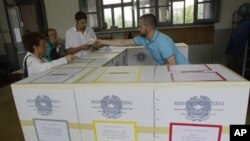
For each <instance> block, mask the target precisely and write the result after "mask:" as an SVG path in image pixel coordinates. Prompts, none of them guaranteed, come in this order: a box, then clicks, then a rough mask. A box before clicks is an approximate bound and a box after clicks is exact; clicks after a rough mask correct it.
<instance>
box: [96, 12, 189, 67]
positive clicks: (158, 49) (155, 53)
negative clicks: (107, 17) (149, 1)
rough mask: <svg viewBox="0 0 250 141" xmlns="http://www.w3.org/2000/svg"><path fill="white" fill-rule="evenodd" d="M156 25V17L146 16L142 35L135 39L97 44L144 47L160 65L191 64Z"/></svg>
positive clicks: (105, 41) (140, 20) (142, 17)
mask: <svg viewBox="0 0 250 141" xmlns="http://www.w3.org/2000/svg"><path fill="white" fill-rule="evenodd" d="M156 24H157V20H156V17H155V16H154V15H152V14H146V15H143V16H141V17H140V19H139V27H138V30H139V31H140V35H139V36H136V37H135V38H134V39H117V40H97V42H99V43H101V44H106V45H113V46H133V45H142V46H144V47H145V48H146V49H147V50H148V51H149V52H150V54H151V55H152V57H153V59H154V60H155V61H156V62H157V64H160V65H164V64H167V65H176V64H177V65H179V64H189V62H188V60H187V59H186V58H185V57H184V56H183V54H182V53H181V52H180V51H179V50H178V49H177V48H176V46H175V44H174V42H173V41H172V39H171V38H170V37H169V36H167V35H165V34H163V33H161V32H159V31H158V30H157V29H156Z"/></svg>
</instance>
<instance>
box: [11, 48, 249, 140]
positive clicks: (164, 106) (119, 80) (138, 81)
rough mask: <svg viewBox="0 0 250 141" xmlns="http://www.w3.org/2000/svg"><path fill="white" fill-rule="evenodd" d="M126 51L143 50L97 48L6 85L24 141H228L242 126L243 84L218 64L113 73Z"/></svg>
mask: <svg viewBox="0 0 250 141" xmlns="http://www.w3.org/2000/svg"><path fill="white" fill-rule="evenodd" d="M178 46H179V48H181V49H180V50H182V52H186V55H184V56H188V48H187V47H186V46H185V44H179V45H178ZM133 49H139V50H141V49H142V50H145V49H144V48H140V47H137V48H136V47H108V48H102V49H100V50H98V51H96V52H93V53H92V54H89V55H87V56H84V57H82V58H78V59H76V60H74V61H73V62H72V63H70V64H66V65H63V66H58V67H56V68H53V69H50V70H48V71H46V72H43V73H41V74H39V75H36V76H32V77H29V78H26V79H24V80H21V81H19V82H17V83H14V84H12V85H11V88H12V92H13V97H14V100H15V104H16V108H17V112H18V116H19V120H20V123H21V126H22V130H23V133H24V137H25V141H57V140H58V141H59V140H60V141H154V140H155V141H189V140H198V141H199V140H204V141H211V140H216V141H217V140H218V141H219V140H220V141H229V126H230V125H231V124H245V122H246V115H247V106H248V98H249V89H250V88H249V86H250V85H249V81H247V80H245V79H244V78H242V77H241V76H239V75H237V74H236V73H234V72H232V71H231V70H229V69H228V68H226V67H224V66H222V65H219V64H197V65H191V64H190V65H175V66H166V65H151V66H150V65H144V66H142V65H138V64H137V65H136V66H120V65H127V64H128V65H130V64H131V63H130V61H131V60H130V59H131V57H130V55H129V54H130V51H132V50H133ZM132 56H133V55H132ZM132 59H133V58H132ZM142 64H143V63H142Z"/></svg>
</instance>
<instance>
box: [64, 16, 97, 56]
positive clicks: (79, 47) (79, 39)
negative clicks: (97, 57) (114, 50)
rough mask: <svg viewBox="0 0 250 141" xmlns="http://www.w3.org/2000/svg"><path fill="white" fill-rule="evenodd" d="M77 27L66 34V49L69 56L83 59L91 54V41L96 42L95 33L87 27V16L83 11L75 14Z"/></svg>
mask: <svg viewBox="0 0 250 141" xmlns="http://www.w3.org/2000/svg"><path fill="white" fill-rule="evenodd" d="M75 23H76V25H75V26H74V27H72V28H70V29H68V30H67V32H66V43H65V46H66V47H65V48H66V50H67V54H74V55H76V56H77V57H83V56H85V55H87V54H89V52H90V45H89V43H88V42H89V41H92V42H93V40H96V35H95V32H94V30H93V29H92V28H90V27H88V26H87V16H86V14H85V13H83V12H82V11H79V12H77V13H76V14H75Z"/></svg>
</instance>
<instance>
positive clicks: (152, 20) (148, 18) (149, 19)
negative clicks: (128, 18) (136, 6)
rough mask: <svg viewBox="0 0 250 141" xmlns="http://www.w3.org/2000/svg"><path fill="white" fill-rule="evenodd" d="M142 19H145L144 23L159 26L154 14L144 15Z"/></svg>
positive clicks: (154, 26)
mask: <svg viewBox="0 0 250 141" xmlns="http://www.w3.org/2000/svg"><path fill="white" fill-rule="evenodd" d="M140 19H143V22H144V25H150V26H151V27H153V28H156V26H157V19H156V17H155V16H154V15H153V14H145V15H142V16H141V17H140Z"/></svg>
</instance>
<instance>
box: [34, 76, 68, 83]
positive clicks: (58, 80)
mask: <svg viewBox="0 0 250 141" xmlns="http://www.w3.org/2000/svg"><path fill="white" fill-rule="evenodd" d="M71 77H72V75H60V74H59V75H46V76H42V77H39V78H38V79H35V80H33V81H31V83H63V82H65V81H66V80H68V79H69V78H71Z"/></svg>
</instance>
